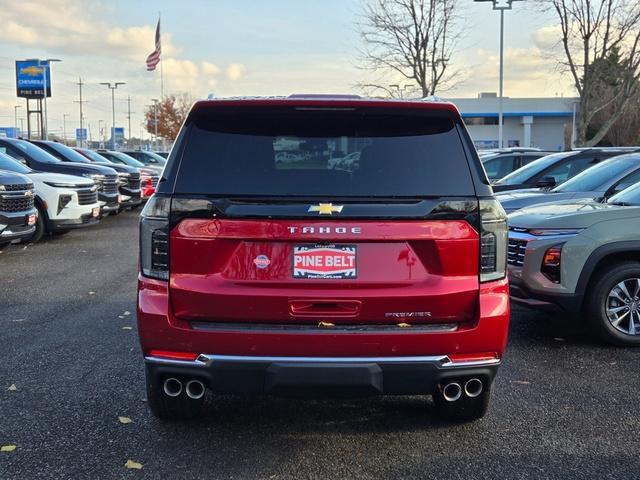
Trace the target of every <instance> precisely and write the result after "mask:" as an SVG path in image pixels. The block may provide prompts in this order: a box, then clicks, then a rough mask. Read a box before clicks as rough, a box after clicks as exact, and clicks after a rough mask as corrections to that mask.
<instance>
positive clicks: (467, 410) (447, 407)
mask: <svg viewBox="0 0 640 480" xmlns="http://www.w3.org/2000/svg"><path fill="white" fill-rule="evenodd" d="M483 383H484V389H483V390H482V393H481V394H480V395H478V396H477V397H473V398H470V397H468V396H467V395H465V394H464V393H463V394H462V396H461V397H460V398H459V399H458V400H456V401H455V402H449V401H447V400H445V399H444V396H443V395H442V389H441V388H440V387H438V391H437V392H436V393H434V394H433V403H435V406H436V412H437V413H438V416H440V417H442V418H445V419H447V420H449V421H452V422H460V423H462V422H472V421H474V420H478V419H480V418H482V417H484V416H485V414H486V413H487V410H488V409H489V404H490V403H491V384H489V385H487V384H486V383H485V382H483Z"/></svg>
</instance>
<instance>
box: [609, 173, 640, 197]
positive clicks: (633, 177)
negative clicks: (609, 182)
mask: <svg viewBox="0 0 640 480" xmlns="http://www.w3.org/2000/svg"><path fill="white" fill-rule="evenodd" d="M638 182H640V170H636V171H635V172H633V173H632V174H630V175H627V176H626V177H624V178H623V179H622V180H620V181H619V182H618V183H617V184H616V185H615V186H614V193H618V192H621V191H623V190H625V189H627V188H629V187H630V186H631V185H634V184H636V183H638Z"/></svg>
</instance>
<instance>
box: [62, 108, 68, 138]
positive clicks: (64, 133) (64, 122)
mask: <svg viewBox="0 0 640 480" xmlns="http://www.w3.org/2000/svg"><path fill="white" fill-rule="evenodd" d="M68 116H69V114H68V113H63V114H62V138H64V144H65V145H66V144H67V117H68Z"/></svg>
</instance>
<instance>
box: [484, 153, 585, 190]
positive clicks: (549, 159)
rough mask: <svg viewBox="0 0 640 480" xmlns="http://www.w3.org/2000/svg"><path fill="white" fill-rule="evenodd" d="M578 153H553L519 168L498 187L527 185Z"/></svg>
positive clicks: (498, 183) (499, 183)
mask: <svg viewBox="0 0 640 480" xmlns="http://www.w3.org/2000/svg"><path fill="white" fill-rule="evenodd" d="M577 154H578V152H560V153H552V154H551V155H547V156H546V157H542V158H539V159H537V160H535V161H533V162H531V163H529V164H528V165H525V166H524V167H521V168H519V169H518V170H516V171H515V172H513V173H510V174H509V175H507V176H506V177H504V178H502V179H500V180H499V181H497V182H496V185H521V184H524V183H527V182H528V181H529V180H530V179H531V178H533V177H535V176H536V175H538V174H539V173H540V172H542V171H543V170H544V169H545V168H549V166H551V165H553V164H554V163H556V162H558V161H559V160H562V159H563V158H566V157H569V156H571V155H577Z"/></svg>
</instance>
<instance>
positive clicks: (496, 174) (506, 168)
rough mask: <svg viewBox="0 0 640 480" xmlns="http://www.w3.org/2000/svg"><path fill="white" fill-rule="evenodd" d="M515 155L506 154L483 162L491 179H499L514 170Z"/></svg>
mask: <svg viewBox="0 0 640 480" xmlns="http://www.w3.org/2000/svg"><path fill="white" fill-rule="evenodd" d="M513 161H514V156H513V155H505V156H500V157H496V158H491V159H489V160H486V161H485V162H483V163H482V164H483V165H484V169H485V171H486V172H487V177H489V180H498V179H500V178H502V177H504V176H505V175H508V174H509V173H511V172H512V171H513V167H514V165H513Z"/></svg>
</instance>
